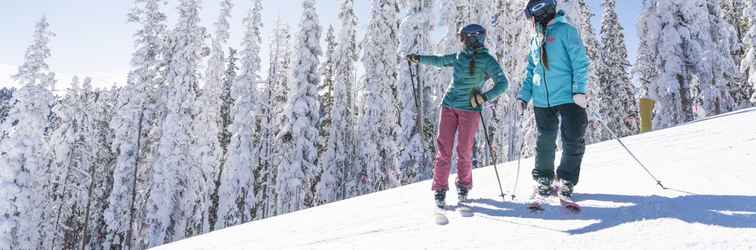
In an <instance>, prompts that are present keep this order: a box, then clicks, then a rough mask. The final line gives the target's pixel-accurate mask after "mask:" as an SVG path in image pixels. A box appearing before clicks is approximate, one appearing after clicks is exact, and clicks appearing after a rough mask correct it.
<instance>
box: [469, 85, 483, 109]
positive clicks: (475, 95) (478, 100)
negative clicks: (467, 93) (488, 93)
mask: <svg viewBox="0 0 756 250" xmlns="http://www.w3.org/2000/svg"><path fill="white" fill-rule="evenodd" d="M483 103H486V97H485V96H483V94H481V93H480V90H478V89H475V90H473V92H472V95H471V97H470V105H472V107H473V108H478V106H483Z"/></svg>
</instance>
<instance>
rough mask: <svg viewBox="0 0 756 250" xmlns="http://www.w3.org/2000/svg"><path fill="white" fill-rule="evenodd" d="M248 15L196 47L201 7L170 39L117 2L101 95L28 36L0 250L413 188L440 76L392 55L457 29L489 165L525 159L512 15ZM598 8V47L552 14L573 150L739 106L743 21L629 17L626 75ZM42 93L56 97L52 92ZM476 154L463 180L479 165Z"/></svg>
mask: <svg viewBox="0 0 756 250" xmlns="http://www.w3.org/2000/svg"><path fill="white" fill-rule="evenodd" d="M216 1H218V0H216ZM248 1H251V2H252V3H253V4H252V8H250V9H249V10H246V11H247V13H246V17H245V18H244V23H243V27H244V29H243V30H238V31H232V30H230V24H229V20H230V16H231V13H232V11H231V10H232V9H233V8H234V1H232V0H220V5H221V8H220V13H219V14H218V19H217V20H216V21H215V22H214V26H213V27H202V26H201V25H200V20H199V10H200V8H201V6H202V1H200V0H181V1H179V4H178V6H176V8H177V9H178V11H177V12H176V13H179V16H178V17H177V19H176V20H177V21H176V23H175V26H173V27H168V25H167V21H166V20H167V18H168V17H167V16H166V14H165V9H164V8H167V7H166V4H165V3H164V2H163V1H162V0H134V4H135V5H134V8H133V9H132V10H130V11H129V13H128V18H129V21H130V22H131V23H133V24H134V27H135V32H134V36H133V39H134V43H135V46H134V48H135V50H134V51H133V54H132V60H131V71H130V72H129V74H128V81H127V83H126V84H125V85H124V86H118V87H113V88H109V89H94V88H93V87H92V86H93V83H92V80H91V79H89V78H74V79H56V78H55V73H54V71H53V69H51V68H50V67H49V66H48V64H47V60H48V59H50V57H51V56H53V55H54V51H51V49H50V44H51V43H54V37H55V34H54V33H53V32H52V30H53V29H52V27H54V24H53V25H52V26H51V25H50V24H49V23H48V22H47V20H46V19H45V18H42V19H41V20H40V21H39V22H38V23H37V24H36V26H35V30H34V35H33V37H32V42H31V45H29V47H28V49H27V51H26V53H25V58H24V63H23V65H21V66H20V67H19V68H18V72H17V74H15V75H14V76H13V78H14V79H15V81H16V85H15V86H17V87H18V88H17V89H0V191H1V192H0V212H1V213H2V216H0V249H145V248H148V247H151V246H156V245H161V244H164V243H167V242H172V241H176V240H180V239H183V238H186V237H190V236H193V235H198V234H202V233H207V232H210V231H213V230H218V229H221V228H225V227H229V226H233V225H237V224H240V223H245V222H249V221H253V220H260V219H264V218H268V217H271V216H275V215H280V214H284V213H290V212H293V211H297V210H301V209H305V208H309V207H313V206H318V205H321V204H325V203H329V202H334V201H338V200H343V199H347V198H350V197H354V196H358V195H363V194H367V193H372V192H377V191H381V190H385V189H389V188H393V187H397V186H400V185H404V184H409V183H414V182H417V181H421V180H426V179H429V178H431V177H432V176H431V172H432V171H431V170H432V164H433V155H434V152H435V145H434V138H435V131H436V129H437V128H436V126H437V122H438V117H437V114H438V113H439V110H440V103H441V99H442V97H443V95H444V93H445V90H446V88H447V87H448V85H449V84H450V81H451V71H449V70H440V69H434V68H430V67H425V66H420V67H418V68H415V67H414V66H412V68H411V69H410V66H409V65H408V64H407V63H406V61H405V59H404V58H403V55H406V54H410V53H420V54H443V53H453V52H457V51H459V49H460V46H461V44H460V43H459V42H458V41H459V40H458V39H457V37H456V32H457V30H458V29H459V28H460V27H462V26H464V25H466V24H470V23H479V24H481V25H483V26H485V27H486V29H488V30H489V40H488V42H487V44H486V46H487V47H488V48H489V50H490V51H491V53H492V54H493V55H494V56H495V57H496V58H497V59H498V60H499V63H500V64H501V65H502V67H503V69H504V71H505V72H506V73H507V74H508V77H509V79H510V82H511V86H510V89H509V90H508V92H507V93H506V94H505V95H503V96H502V97H500V98H498V99H497V100H492V101H491V103H489V104H488V105H487V106H486V107H485V110H484V117H485V119H486V120H487V121H488V122H487V124H488V125H489V130H488V132H489V135H488V136H491V138H492V143H495V144H496V145H495V148H496V154H497V158H498V159H500V160H501V159H503V160H513V159H516V157H520V156H523V157H525V156H530V155H532V154H533V150H534V148H535V136H534V133H535V131H534V129H533V128H534V118H533V114H532V112H526V115H525V116H524V117H520V115H519V114H518V113H517V111H516V110H517V108H516V105H517V102H516V100H515V96H516V93H517V91H518V90H519V85H520V82H521V81H522V79H523V74H524V72H525V68H526V66H527V54H528V52H529V50H528V48H529V44H530V40H531V38H532V37H533V33H534V28H533V26H532V24H531V23H530V22H529V21H528V20H526V19H525V18H524V17H523V15H522V10H523V9H524V7H525V5H526V3H527V0H477V1H468V0H444V1H442V0H371V1H370V8H371V10H370V14H369V16H366V17H358V16H356V14H355V12H354V4H355V3H354V0H339V10H338V16H339V23H337V24H335V25H330V26H325V25H323V24H321V23H320V22H319V18H318V10H317V1H315V0H303V1H302V5H301V6H302V9H301V10H299V11H301V19H300V20H301V21H300V22H299V23H298V24H296V25H292V26H293V27H290V25H288V24H286V23H282V22H277V23H275V24H266V25H273V27H274V28H273V30H274V32H273V33H272V34H263V33H262V32H261V31H262V26H263V23H262V20H263V19H262V17H261V13H262V12H261V11H262V6H263V5H262V0H248ZM615 4H616V0H603V5H602V7H603V15H602V17H603V19H602V24H601V27H600V28H598V29H596V30H598V31H599V32H598V33H599V34H595V33H594V29H593V28H592V27H591V25H590V18H591V17H592V16H593V15H594V13H591V9H590V8H589V7H588V6H587V5H586V0H560V4H559V7H560V9H561V10H562V11H563V12H564V13H565V14H566V15H567V18H568V20H569V21H570V22H571V23H572V24H573V25H574V26H576V27H577V28H578V30H579V31H580V32H581V35H582V38H583V41H584V42H585V45H586V46H587V51H588V54H589V57H590V58H591V60H592V64H591V69H590V76H589V79H590V93H589V103H590V105H589V112H590V113H596V114H600V115H599V116H592V118H591V125H590V127H589V132H588V133H587V137H588V138H587V140H588V141H589V142H591V143H595V142H600V141H604V140H608V139H612V138H611V133H609V132H608V131H606V130H602V126H600V125H599V121H597V120H594V119H595V118H593V117H602V119H603V121H604V122H605V123H606V124H607V125H608V127H609V128H611V129H612V130H613V131H614V132H615V133H616V134H618V135H620V136H628V135H634V134H638V133H639V119H640V118H639V117H640V116H639V108H638V101H639V99H640V98H650V99H653V100H655V101H656V102H657V103H656V108H655V110H654V128H657V129H658V128H665V127H671V126H676V125H679V124H682V123H686V122H690V121H694V120H696V119H701V118H704V117H707V116H711V115H716V114H721V113H724V112H729V111H733V110H737V109H741V108H745V107H750V106H752V105H753V102H756V95H755V94H754V89H756V25H754V24H756V2H754V1H748V0H644V3H643V6H644V7H643V11H642V13H641V16H640V17H639V19H638V28H639V34H640V48H639V49H638V54H637V55H638V56H637V60H636V63H635V64H634V65H630V62H629V59H628V52H627V47H626V45H625V38H624V30H623V27H621V25H620V23H619V21H618V17H617V13H616V12H617V10H616V9H615V8H616V7H615ZM439 10H440V11H439ZM358 18H362V19H365V20H359V19H358ZM492 20H493V21H492ZM359 22H366V23H368V26H367V30H366V31H365V32H362V33H364V34H365V36H364V37H358V36H357V34H358V33H359V32H358V30H357V29H358V27H359V26H358V23H359ZM231 32H240V33H243V41H242V44H241V45H240V46H239V47H230V45H229V37H230V33H231ZM434 32H435V33H437V34H443V37H442V38H441V39H440V40H434V39H432V38H433V36H432V34H433V33H434ZM264 45H267V46H264ZM322 45H325V46H322ZM262 53H268V54H269V55H270V57H269V58H270V60H268V61H267V62H263V61H262V60H261V55H262ZM263 63H266V64H267V65H265V66H267V67H266V68H267V72H262V70H261V69H263V68H264V67H263V66H264V65H263ZM359 69H364V70H359ZM410 70H413V72H414V71H415V70H417V71H416V72H415V73H416V74H417V76H416V78H415V79H411V78H412V75H411V74H410ZM58 81H70V87H69V88H68V89H67V90H65V91H64V92H57V91H55V92H54V91H53V90H55V83H56V82H58ZM413 83H414V84H416V85H419V86H415V87H417V88H413V86H412V84H413ZM488 85H489V86H490V85H491V83H489V84H488ZM478 134H479V138H478V143H477V147H478V148H477V149H476V151H477V153H476V155H477V156H478V157H479V160H480V162H481V163H480V164H478V166H477V167H482V166H486V165H490V164H492V161H491V160H490V159H492V157H491V156H490V155H488V154H487V151H486V150H484V149H485V147H487V146H486V145H485V144H484V142H485V140H484V139H482V138H483V136H485V135H483V132H482V130H481V132H479V133H478ZM521 144H522V146H521ZM521 149H522V152H520V151H521ZM429 190H430V188H429ZM429 197H430V196H429ZM423 199H424V198H423ZM428 199H430V198H428Z"/></svg>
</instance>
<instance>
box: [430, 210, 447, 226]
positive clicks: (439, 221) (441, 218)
mask: <svg viewBox="0 0 756 250" xmlns="http://www.w3.org/2000/svg"><path fill="white" fill-rule="evenodd" d="M433 217H434V221H435V222H436V225H440V226H443V225H446V224H449V218H446V216H445V215H443V214H440V213H436V214H435V215H434V216H433Z"/></svg>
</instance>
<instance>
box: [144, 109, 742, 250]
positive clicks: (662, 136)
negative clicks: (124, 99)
mask: <svg viewBox="0 0 756 250" xmlns="http://www.w3.org/2000/svg"><path fill="white" fill-rule="evenodd" d="M623 142H625V144H626V145H627V146H628V147H629V148H630V149H631V150H633V153H635V155H636V156H638V158H639V159H640V160H641V161H642V162H643V163H644V164H645V165H646V166H647V167H648V168H649V170H651V172H652V173H653V174H654V175H656V177H657V178H659V179H660V180H662V183H663V184H664V185H665V186H667V187H669V188H670V190H662V189H661V188H659V187H658V186H656V185H655V184H656V183H655V182H654V181H653V180H652V179H651V178H650V177H649V176H648V174H647V173H646V172H645V171H643V169H642V168H641V167H640V166H638V165H637V163H636V162H635V161H633V159H632V158H631V157H630V155H628V154H627V152H625V151H624V149H623V148H622V147H621V146H620V145H619V144H618V143H617V142H616V141H607V142H603V143H599V144H594V145H590V146H589V147H588V149H587V151H586V155H585V160H584V162H583V170H582V173H581V179H580V184H579V185H578V186H577V187H576V194H575V195H574V198H575V200H576V201H577V202H578V203H579V204H580V205H581V206H582V211H581V212H580V213H578V214H573V213H569V212H568V211H565V210H564V209H563V208H562V207H561V206H559V202H558V200H556V199H551V200H550V201H549V203H548V204H546V205H545V206H544V208H545V211H543V212H537V213H532V212H530V211H529V210H528V209H527V205H526V204H527V201H526V200H525V199H526V198H527V197H529V194H530V193H531V191H532V181H531V180H530V177H529V175H528V173H529V170H531V169H532V166H533V159H532V158H531V159H523V161H522V166H523V169H522V174H521V175H520V176H519V178H520V186H519V187H518V192H517V197H518V199H517V200H515V201H512V200H511V199H507V200H502V199H501V197H499V196H498V192H499V190H498V187H497V186H496V185H497V182H496V178H495V176H494V171H493V170H492V169H491V168H490V167H487V168H481V169H476V170H475V171H474V180H475V189H474V190H472V191H471V199H470V203H469V206H470V208H471V209H472V211H473V213H474V216H473V217H462V216H461V215H460V214H459V213H458V212H457V211H453V210H449V211H447V212H446V216H447V217H448V218H449V224H448V225H443V226H440V225H436V224H435V223H434V222H433V209H434V204H433V194H432V192H431V191H430V182H428V181H425V182H421V183H417V184H413V185H408V186H405V187H401V188H397V189H392V190H387V191H384V192H379V193H375V194H371V195H366V196H362V197H356V198H353V199H349V200H346V201H342V202H336V203H331V204H327V205H324V206H320V207H316V208H312V209H307V210H303V211H299V212H295V213H291V214H287V215H282V216H277V217H273V218H269V219H266V220H262V221H256V222H252V223H247V224H245V225H241V226H236V227H231V228H227V229H224V230H220V231H216V232H213V233H209V234H206V235H201V236H198V237H194V238H190V239H187V240H183V241H179V242H176V243H174V244H169V245H165V246H161V247H157V248H155V249H161V250H172V249H665V250H667V249H756V182H754V181H753V180H754V179H755V178H756V154H755V153H756V109H748V110H743V111H738V112H734V113H731V114H725V115H720V116H717V117H714V118H710V119H706V120H702V121H697V122H693V123H690V124H687V125H683V126H680V127H676V128H670V129H664V130H659V131H655V132H652V133H646V134H642V135H637V136H633V137H629V138H624V139H623ZM557 159H559V155H557ZM515 167H516V164H515V163H506V164H499V172H500V173H501V177H502V182H503V184H504V190H505V191H506V192H510V191H511V190H512V184H513V183H514V179H513V178H514V176H513V175H514V174H515V171H516V169H515ZM454 177H455V176H452V177H450V179H451V178H454ZM454 191H455V190H453V188H452V190H450V192H454ZM509 195H510V194H507V197H509ZM447 203H449V204H456V203H457V201H456V197H453V195H451V196H449V198H447ZM450 207H454V206H450Z"/></svg>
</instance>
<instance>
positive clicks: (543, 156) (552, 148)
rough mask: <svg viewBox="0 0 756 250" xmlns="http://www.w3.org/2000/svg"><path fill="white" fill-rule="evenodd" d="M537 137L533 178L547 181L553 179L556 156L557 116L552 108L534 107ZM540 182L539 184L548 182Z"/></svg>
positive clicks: (549, 181)
mask: <svg viewBox="0 0 756 250" xmlns="http://www.w3.org/2000/svg"><path fill="white" fill-rule="evenodd" d="M534 111H535V118H536V127H537V128H538V139H537V142H536V155H535V168H534V169H533V173H532V174H533V179H534V180H536V181H539V180H544V179H545V181H547V182H548V183H551V181H552V180H553V179H554V158H555V157H556V156H555V154H556V139H557V131H558V129H559V118H558V116H557V112H556V110H555V109H553V108H538V107H535V108H534ZM548 183H541V184H548Z"/></svg>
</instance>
